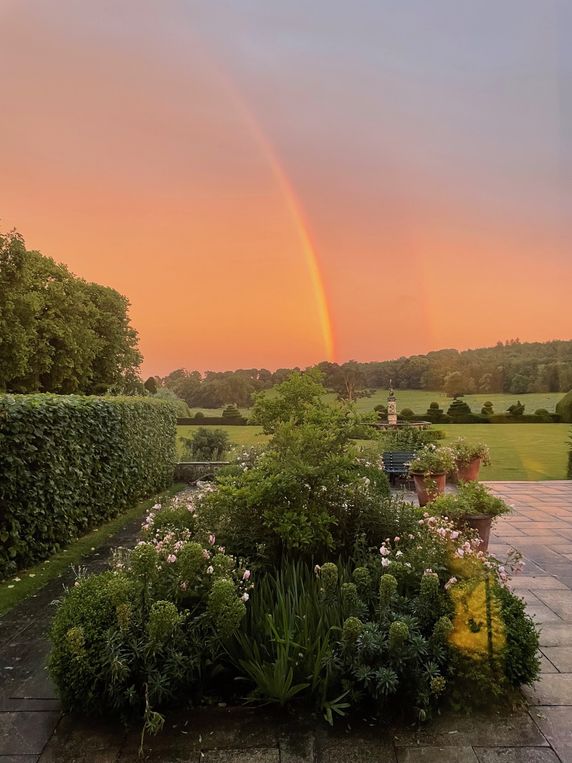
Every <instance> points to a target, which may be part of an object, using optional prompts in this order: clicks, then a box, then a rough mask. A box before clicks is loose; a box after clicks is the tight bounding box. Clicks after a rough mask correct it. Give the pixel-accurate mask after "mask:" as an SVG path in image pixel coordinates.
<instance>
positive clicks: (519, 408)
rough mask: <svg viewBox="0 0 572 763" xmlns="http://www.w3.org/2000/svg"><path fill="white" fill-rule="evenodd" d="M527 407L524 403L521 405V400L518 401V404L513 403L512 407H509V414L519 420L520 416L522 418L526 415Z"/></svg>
mask: <svg viewBox="0 0 572 763" xmlns="http://www.w3.org/2000/svg"><path fill="white" fill-rule="evenodd" d="M524 408H525V405H524V403H521V402H520V400H517V401H516V403H513V404H512V405H509V407H508V409H507V412H508V413H509V414H510V415H511V416H514V417H515V418H518V417H519V416H522V415H523V413H524Z"/></svg>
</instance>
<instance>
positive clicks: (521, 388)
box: [509, 374, 528, 395]
mask: <svg viewBox="0 0 572 763" xmlns="http://www.w3.org/2000/svg"><path fill="white" fill-rule="evenodd" d="M509 392H510V393H511V394H513V395H523V394H524V393H525V392H528V379H527V378H526V376H523V374H515V375H514V376H513V377H512V381H511V383H510V390H509Z"/></svg>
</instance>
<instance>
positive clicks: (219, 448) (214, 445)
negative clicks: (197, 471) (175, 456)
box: [182, 427, 230, 461]
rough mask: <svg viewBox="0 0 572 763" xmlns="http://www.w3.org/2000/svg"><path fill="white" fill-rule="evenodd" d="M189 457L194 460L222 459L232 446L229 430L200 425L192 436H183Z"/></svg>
mask: <svg viewBox="0 0 572 763" xmlns="http://www.w3.org/2000/svg"><path fill="white" fill-rule="evenodd" d="M182 441H183V445H184V447H185V450H186V453H185V455H186V456H187V457H190V458H191V459H192V460H194V461H222V459H223V456H224V454H225V453H226V452H227V451H228V449H229V447H230V440H229V436H228V432H225V430H224V429H207V428H206V427H199V428H198V429H197V430H196V431H195V432H193V436H192V437H183V438H182Z"/></svg>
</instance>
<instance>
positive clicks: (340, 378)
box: [329, 360, 368, 403]
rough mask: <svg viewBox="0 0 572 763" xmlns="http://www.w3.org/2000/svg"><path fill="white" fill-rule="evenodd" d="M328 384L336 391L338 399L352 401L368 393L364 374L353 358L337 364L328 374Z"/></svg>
mask: <svg viewBox="0 0 572 763" xmlns="http://www.w3.org/2000/svg"><path fill="white" fill-rule="evenodd" d="M329 386H330V387H331V389H333V390H334V392H337V393H338V397H339V398H340V400H347V401H348V402H349V403H351V402H353V401H354V400H355V399H356V398H358V397H364V396H365V395H367V394H368V392H367V385H366V379H365V374H364V373H363V371H362V370H361V368H360V366H359V364H358V363H356V361H355V360H350V361H348V362H347V363H344V364H343V365H342V366H339V367H338V368H337V369H336V370H335V372H334V373H333V374H331V376H330V382H329Z"/></svg>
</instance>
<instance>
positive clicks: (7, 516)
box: [0, 394, 176, 577]
mask: <svg viewBox="0 0 572 763" xmlns="http://www.w3.org/2000/svg"><path fill="white" fill-rule="evenodd" d="M175 420H176V415H175V411H174V409H173V407H172V406H171V405H170V404H169V403H168V402H164V401H162V400H154V399H150V398H136V397H128V398H127V397H126V398H120V397H117V398H103V397H81V396H77V395H69V396H60V395H45V394H44V395H4V396H0V577H5V576H6V575H8V574H10V573H12V572H13V571H14V570H16V569H18V568H21V567H25V566H28V565H30V564H31V563H33V562H36V561H38V560H41V559H45V558H46V557H48V556H50V555H51V554H53V553H55V552H56V551H58V550H59V549H60V547H61V546H62V545H65V544H66V543H68V542H70V541H71V540H73V539H74V538H76V537H77V536H79V535H81V534H82V533H84V532H85V531H86V530H87V529H88V528H90V527H91V526H93V525H96V524H97V523H99V522H101V521H103V520H106V519H108V518H110V517H112V516H114V515H115V514H117V513H118V512H119V511H120V510H121V508H123V507H125V506H128V505H130V504H133V503H135V502H136V501H138V500H140V499H142V498H144V497H146V496H149V495H151V494H153V493H155V492H157V491H159V490H162V489H163V488H165V487H166V486H168V485H169V484H170V483H171V481H172V478H173V468H174V463H175V460H176V456H175V442H176V428H175Z"/></svg>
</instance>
